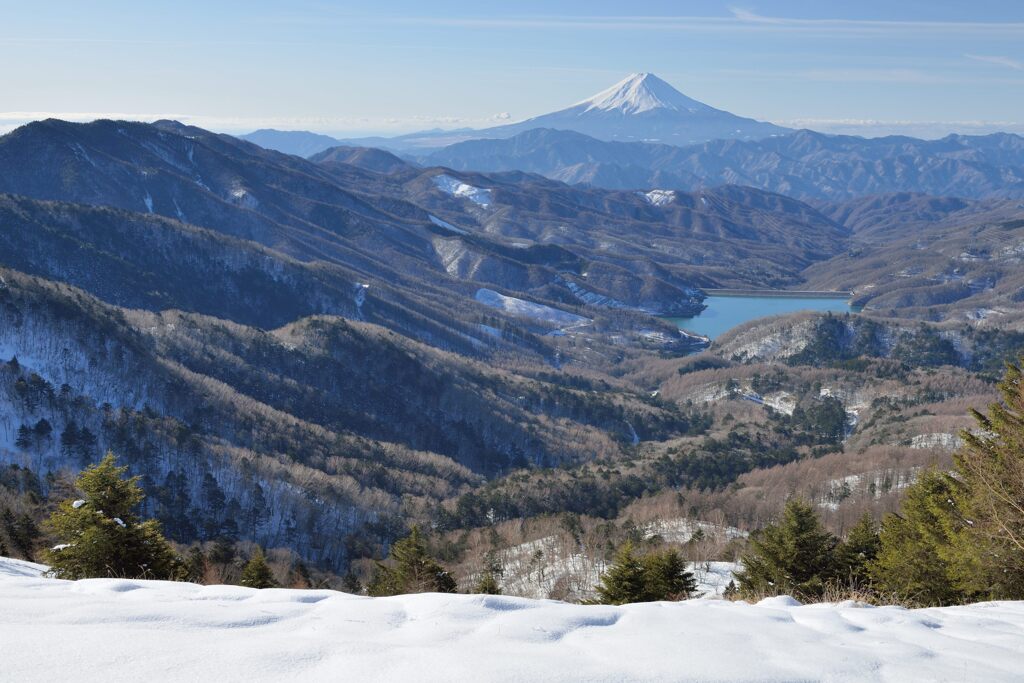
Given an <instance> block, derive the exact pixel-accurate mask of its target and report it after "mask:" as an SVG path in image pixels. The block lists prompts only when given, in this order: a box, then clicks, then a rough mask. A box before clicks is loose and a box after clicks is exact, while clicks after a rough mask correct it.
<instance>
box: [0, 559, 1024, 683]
mask: <svg viewBox="0 0 1024 683" xmlns="http://www.w3.org/2000/svg"><path fill="white" fill-rule="evenodd" d="M6 562H7V561H0V566H5V565H6ZM0 604H2V605H3V607H4V612H3V615H4V616H3V619H2V620H0V642H2V643H3V653H4V655H3V672H4V673H3V675H4V678H5V679H8V680H12V681H15V680H16V681H38V680H68V679H73V680H104V681H110V682H111V683H116V682H118V681H149V680H154V681H157V680H158V681H197V680H223V681H253V680H294V681H336V680H338V679H339V677H344V678H345V679H347V680H358V681H397V680H415V681H470V680H479V681H510V682H512V681H539V680H548V681H553V680H558V681H618V682H625V681H661V682H666V681H709V680H714V681H754V680H757V681H794V680H820V681H851V682H852V681H951V680H958V681H959V680H977V681H987V682H996V683H998V682H1002V681H1018V680H1020V662H1021V661H1022V658H1024V638H1022V637H1021V634H1022V633H1024V602H1009V601H1005V602H986V603H979V604H975V605H966V606H957V607H946V608H932V609H918V610H908V609H903V608H900V607H870V606H866V605H864V604H861V603H853V602H844V603H839V604H831V605H806V606H804V605H800V604H799V603H798V602H797V601H796V600H793V599H792V598H788V597H785V596H783V597H778V598H770V599H768V600H763V601H761V602H760V603H757V604H753V605H752V604H747V603H742V602H740V603H731V602H727V601H723V600H690V601H686V602H680V603H667V602H658V603H646V604H636V605H625V606H622V607H612V606H600V605H599V606H587V605H570V604H565V603H560V602H554V601H537V600H529V599H524V598H512V597H505V596H489V595H441V594H432V593H426V594H419V595H403V596H397V597H393V598H363V597H357V596H352V595H347V594H345V593H337V592H334V591H329V590H294V589H269V590H255V589H250V588H243V587H239V586H198V585H195V584H189V583H175V582H164V581H136V580H122V579H92V580H87V581H78V582H69V581H59V580H56V579H46V578H39V577H37V576H32V575H31V574H29V575H27V576H24V575H11V574H9V573H2V574H0ZM184 653H187V656H185V655H184Z"/></svg>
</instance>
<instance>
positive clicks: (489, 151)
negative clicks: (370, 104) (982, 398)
mask: <svg viewBox="0 0 1024 683" xmlns="http://www.w3.org/2000/svg"><path fill="white" fill-rule="evenodd" d="M419 160H420V161H421V163H424V164H428V165H440V166H447V167H449V168H453V169H457V170H468V169H472V170H476V171H483V172H492V171H508V170H519V171H526V172H530V173H539V174H541V175H544V176H546V177H549V178H553V179H556V180H561V181H562V182H566V183H571V184H579V185H589V186H594V187H606V188H614V189H639V188H645V189H653V188H665V189H678V190H689V191H692V190H695V189H699V188H703V187H714V186H716V185H722V184H734V185H747V186H751V187H758V188H761V189H763V190H768V191H770V192H777V193H780V194H785V195H788V196H791V197H796V198H799V199H804V200H822V199H824V200H832V201H835V200H842V199H849V198H852V197H858V196H864V195H870V194H884V193H892V192H918V193H925V194H932V195H937V196H956V197H965V198H976V199H977V198H990V197H1024V138H1022V137H1020V136H1018V135H1013V134H1009V133H994V134H991V135H983V136H966V135H950V136H948V137H945V138H943V139H941V140H918V139H915V138H907V137H899V136H893V137H884V138H873V139H867V138H861V137H853V136H841V135H824V134H822V133H815V132H813V131H809V130H801V131H797V132H795V133H791V134H789V135H782V136H775V137H770V138H766V139H763V140H714V141H712V142H706V143H704V144H701V145H695V146H689V147H677V146H671V145H663V144H652V143H619V142H604V141H601V140H597V139H594V138H591V137H587V136H585V135H581V134H579V133H574V132H570V131H562V130H551V129H536V130H530V131H526V132H524V133H520V134H519V135H516V136H515V137H512V138H509V139H505V140H470V141H466V142H461V143H458V144H454V145H451V146H449V147H445V148H444V149H441V150H437V151H434V152H432V153H430V154H427V155H424V156H422V157H419Z"/></svg>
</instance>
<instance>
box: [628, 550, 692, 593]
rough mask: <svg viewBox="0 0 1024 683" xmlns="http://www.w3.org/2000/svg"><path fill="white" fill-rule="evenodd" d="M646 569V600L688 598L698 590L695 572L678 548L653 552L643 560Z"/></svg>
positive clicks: (642, 563)
mask: <svg viewBox="0 0 1024 683" xmlns="http://www.w3.org/2000/svg"><path fill="white" fill-rule="evenodd" d="M641 565H642V566H643V569H644V596H643V598H644V601H645V602H646V601H653V600H688V599H689V598H690V597H691V596H692V595H693V593H694V591H696V590H697V580H696V579H695V578H694V576H693V572H691V571H688V570H687V569H686V560H684V559H683V556H682V555H680V554H679V551H678V550H675V549H669V550H665V551H662V552H656V553H651V554H649V555H647V556H646V557H644V558H643V560H641Z"/></svg>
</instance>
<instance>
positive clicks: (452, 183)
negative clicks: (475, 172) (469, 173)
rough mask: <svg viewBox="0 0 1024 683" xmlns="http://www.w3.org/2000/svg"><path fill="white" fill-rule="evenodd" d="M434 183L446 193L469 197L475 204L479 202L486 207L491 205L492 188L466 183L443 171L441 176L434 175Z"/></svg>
mask: <svg viewBox="0 0 1024 683" xmlns="http://www.w3.org/2000/svg"><path fill="white" fill-rule="evenodd" d="M434 185H436V186H437V189H439V190H441V191H442V192H444V193H445V194H450V195H451V196H453V197H461V198H463V199H468V200H469V201H471V202H473V203H474V204H478V205H480V206H482V207H483V208H485V209H486V208H487V207H489V206H490V205H491V191H490V190H485V189H483V188H480V187H474V186H473V185H470V184H468V183H464V182H462V181H461V180H459V179H458V178H453V177H452V176H450V175H447V174H444V173H442V174H441V175H439V176H434Z"/></svg>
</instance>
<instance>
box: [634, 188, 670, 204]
mask: <svg viewBox="0 0 1024 683" xmlns="http://www.w3.org/2000/svg"><path fill="white" fill-rule="evenodd" d="M637 194H639V195H640V196H641V197H643V198H644V199H646V200H647V203H648V204H653V205H654V206H665V205H666V204H671V203H672V202H674V201H675V200H676V193H675V192H674V191H673V190H651V191H650V192H638V193H637Z"/></svg>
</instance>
